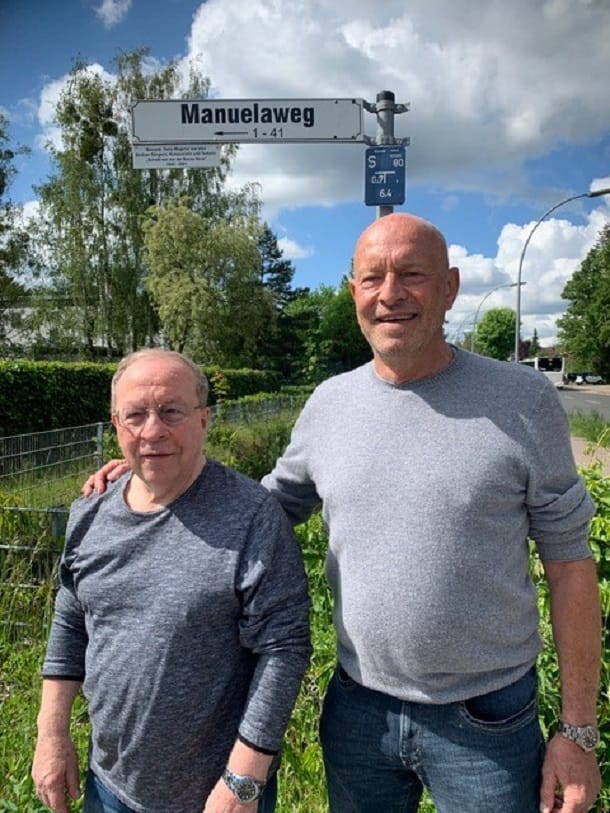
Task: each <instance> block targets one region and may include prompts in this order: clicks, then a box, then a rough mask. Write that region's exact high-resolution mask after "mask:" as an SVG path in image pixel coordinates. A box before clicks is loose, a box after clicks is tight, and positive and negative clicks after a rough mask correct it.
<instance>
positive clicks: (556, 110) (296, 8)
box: [188, 0, 610, 209]
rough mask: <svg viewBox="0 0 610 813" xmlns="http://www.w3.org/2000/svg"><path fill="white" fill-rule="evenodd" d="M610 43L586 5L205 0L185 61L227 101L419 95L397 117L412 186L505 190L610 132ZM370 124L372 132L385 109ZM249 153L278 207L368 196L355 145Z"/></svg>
mask: <svg viewBox="0 0 610 813" xmlns="http://www.w3.org/2000/svg"><path fill="white" fill-rule="evenodd" d="M458 6H459V8H458ZM473 18H475V19H476V21H477V24H476V26H473V25H472V22H471V20H472V19H473ZM608 42H610V15H608V13H607V9H606V8H604V7H603V4H599V3H591V2H588V0H574V2H572V3H566V2H563V1H561V2H560V1H559V0H553V2H550V1H549V2H546V3H531V0H516V2H514V3H511V4H506V3H504V2H501V0H490V2H487V3H485V4H483V5H482V4H481V3H480V2H479V0H465V2H464V3H460V4H455V3H454V2H452V0H430V1H428V0H425V1H424V0H414V2H410V3H409V4H408V8H407V9H405V4H404V2H394V1H393V0H388V2H384V3H375V2H373V0H360V2H352V3H349V4H340V3H336V2H331V1H330V0H250V2H248V3H247V4H244V3H242V2H241V0H208V2H206V3H205V4H203V5H202V6H201V7H200V9H199V11H198V12H197V14H196V15H195V18H194V21H193V25H192V30H191V36H190V39H189V54H188V58H189V59H190V60H192V61H193V62H194V63H195V64H196V65H197V66H198V67H199V68H200V69H201V70H202V71H203V72H204V73H205V74H206V75H208V76H209V77H210V78H211V80H212V84H213V92H214V94H215V95H217V96H221V97H224V98H265V97H268V98H283V97H295V98H298V97H301V98H315V97H321V98H328V97H333V96H337V97H349V96H356V97H363V98H365V99H367V100H368V101H375V97H376V93H377V92H378V91H379V90H383V89H389V90H392V91H394V92H395V94H396V100H397V102H410V103H411V111H410V112H409V113H405V114H402V115H398V116H396V118H395V131H396V134H397V135H399V136H401V137H403V136H407V135H408V136H410V137H411V148H410V150H409V158H410V162H409V183H410V184H417V183H426V184H436V185H439V186H442V187H445V188H451V187H452V188H453V189H454V190H457V189H477V190H479V191H481V190H484V189H488V190H492V191H494V193H496V194H497V190H498V189H502V190H503V194H505V195H507V196H508V195H509V194H510V193H511V192H515V191H516V190H518V191H519V192H522V191H523V186H524V185H526V181H525V179H524V176H523V174H522V173H521V171H520V168H521V163H522V161H523V160H525V159H526V158H532V157H536V156H539V155H541V154H543V153H546V152H548V151H550V150H552V149H553V148H555V147H556V146H558V145H561V144H563V143H572V144H578V143H587V142H592V141H595V140H596V139H598V138H599V137H601V134H602V133H603V132H604V131H605V129H606V128H607V122H608V119H609V117H610V94H608V92H607V76H608ZM365 122H366V131H367V133H368V134H369V135H371V136H372V135H375V131H376V120H375V117H374V116H373V115H371V114H368V113H367V114H365ZM252 149H256V150H257V151H258V154H259V162H258V168H259V172H258V177H257V180H258V181H259V182H260V183H261V187H262V190H263V198H264V200H265V202H266V203H267V205H268V206H269V207H270V208H271V209H276V208H279V207H282V206H287V205H288V206H289V205H290V200H291V198H292V201H293V205H296V203H297V202H298V203H299V204H301V205H308V204H313V205H317V204H320V203H321V204H327V203H328V201H329V200H331V201H337V200H341V199H346V198H350V199H354V198H355V197H356V196H359V195H360V190H361V183H362V181H361V174H362V171H361V166H360V162H361V156H360V155H358V156H357V155H356V154H357V153H360V152H361V151H360V150H359V149H358V148H357V147H353V146H352V145H348V146H338V145H327V146H325V147H320V148H318V149H317V151H316V150H315V149H314V148H313V147H312V146H310V145H300V146H299V147H296V148H290V149H289V148H287V147H283V148H280V147H275V146H273V147H263V146H262V145H261V146H258V145H257V146H255V147H253V148H252ZM267 158H268V159H269V160H267ZM261 164H263V166H264V167H268V169H265V168H263V170H262V171H261V169H260V166H261ZM251 166H252V162H251V159H249V158H248V156H247V154H246V151H245V150H242V152H241V153H240V156H239V157H238V159H237V161H236V176H237V177H238V178H240V179H241V178H243V177H250V178H251V176H248V170H249V169H251ZM356 167H357V168H358V169H357V171H355V168H356ZM492 171H493V173H495V174H494V176H493V178H490V172H492ZM329 173H330V178H329ZM274 176H275V177H274ZM278 176H283V178H284V179H285V182H284V183H283V184H281V183H277V177H278ZM295 178H296V179H297V183H296V185H295V188H294V190H293V189H292V188H291V187H292V184H293V181H294V179H295ZM329 181H330V182H329Z"/></svg>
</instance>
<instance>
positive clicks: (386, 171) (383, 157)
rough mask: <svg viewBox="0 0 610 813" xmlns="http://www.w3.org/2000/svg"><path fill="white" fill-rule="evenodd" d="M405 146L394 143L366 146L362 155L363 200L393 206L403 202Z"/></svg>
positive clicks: (374, 204)
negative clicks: (382, 145) (383, 145)
mask: <svg viewBox="0 0 610 813" xmlns="http://www.w3.org/2000/svg"><path fill="white" fill-rule="evenodd" d="M405 179H406V160H405V148H404V147H403V146H397V145H395V144H393V145H388V146H385V147H368V148H367V149H366V150H365V155H364V202H365V204H366V205H367V206H395V205H397V204H401V203H404V202H405Z"/></svg>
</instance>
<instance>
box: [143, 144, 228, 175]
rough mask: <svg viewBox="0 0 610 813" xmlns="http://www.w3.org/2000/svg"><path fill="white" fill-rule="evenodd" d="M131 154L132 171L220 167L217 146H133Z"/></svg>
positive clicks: (218, 148)
mask: <svg viewBox="0 0 610 813" xmlns="http://www.w3.org/2000/svg"><path fill="white" fill-rule="evenodd" d="M132 154H133V168H134V169H176V168H180V167H192V168H195V167H219V166H220V146H219V145H217V144H195V143H193V144H134V145H133V146H132Z"/></svg>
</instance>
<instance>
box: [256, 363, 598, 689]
mask: <svg viewBox="0 0 610 813" xmlns="http://www.w3.org/2000/svg"><path fill="white" fill-rule="evenodd" d="M263 484H264V485H265V486H266V487H267V488H269V489H270V490H271V491H272V493H274V494H275V496H276V497H277V498H278V499H279V500H280V502H281V503H282V505H283V507H284V509H285V510H286V511H287V512H288V513H289V515H290V516H291V519H292V520H293V522H301V521H303V520H304V519H305V518H306V517H307V516H308V515H309V514H310V513H311V512H312V511H313V510H315V508H316V507H318V506H319V505H320V504H321V505H322V511H323V516H324V519H325V521H326V523H327V526H328V529H329V535H330V542H329V550H328V555H327V573H328V578H329V580H330V584H331V586H332V590H333V593H334V621H335V627H336V632H337V639H338V655H339V661H340V662H341V664H342V666H343V667H344V669H345V670H346V671H347V672H348V673H349V674H350V675H351V676H352V677H353V678H354V679H355V680H357V681H358V682H359V683H361V684H363V685H365V686H368V687H370V688H371V689H375V690H378V691H381V692H385V693H387V694H390V695H392V696H395V697H398V698H401V699H404V700H410V701H416V702H423V703H447V702H453V701H457V700H462V699H465V698H468V697H472V696H476V695H478V694H482V693H485V692H488V691H493V690H495V689H498V688H501V687H502V686H505V685H507V684H509V683H511V682H512V681H514V680H516V679H517V678H519V677H520V676H521V675H522V674H524V673H525V672H526V671H527V670H528V669H529V668H530V667H531V666H532V664H533V663H534V661H535V659H536V655H537V653H538V652H539V650H540V648H541V641H540V637H539V635H538V631H537V626H538V613H537V606H536V591H535V588H534V585H533V583H532V581H531V579H530V576H529V573H528V553H529V544H528V537H529V538H531V539H533V540H534V541H535V543H536V546H537V549H538V553H539V555H540V557H541V558H542V559H543V560H575V559H581V558H586V557H588V556H589V555H590V552H589V549H588V546H587V531H588V523H589V520H590V518H591V516H592V515H593V512H594V506H593V502H592V500H591V498H590V497H589V496H588V494H587V493H586V490H585V487H584V484H583V481H582V479H581V478H579V477H578V475H577V472H576V469H575V465H574V460H573V457H572V452H571V447H570V439H569V431H568V425H567V420H566V415H565V413H564V410H563V408H562V406H561V402H560V400H559V398H558V395H557V393H556V391H555V388H554V387H553V385H552V384H551V383H550V382H549V381H548V380H547V379H546V378H545V377H544V376H543V375H542V374H541V373H539V372H537V371H535V370H531V369H529V368H526V367H524V366H522V365H517V364H511V363H508V362H498V361H493V360H491V359H485V358H482V357H480V356H475V355H472V354H470V353H467V352H464V351H460V350H457V351H456V352H455V356H454V359H453V362H452V363H451V365H450V366H449V367H448V368H447V369H446V370H444V371H443V372H441V373H440V374H438V375H435V376H432V377H429V378H425V379H421V380H418V381H414V382H412V383H410V384H405V385H399V386H395V385H393V384H390V383H387V382H385V381H383V380H381V379H380V378H378V377H377V375H376V374H375V371H374V369H373V366H372V364H371V363H369V364H366V365H364V366H363V367H360V368H358V369H356V370H354V371H352V372H350V373H346V374H343V375H339V376H337V377H335V378H332V379H330V380H328V381H326V382H324V383H323V384H322V385H321V386H320V387H318V389H317V390H316V391H315V392H314V393H313V395H312V396H311V398H310V399H309V401H308V402H307V404H306V405H305V407H304V409H303V411H302V414H301V415H300V417H299V419H298V421H297V423H296V425H295V427H294V430H293V434H292V438H291V441H290V444H289V446H288V448H287V450H286V452H285V453H284V455H283V456H282V458H281V459H280V460H279V461H278V463H277V465H276V468H275V469H274V471H273V472H272V473H271V474H270V475H268V476H267V477H265V478H264V480H263Z"/></svg>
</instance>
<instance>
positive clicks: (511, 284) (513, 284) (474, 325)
mask: <svg viewBox="0 0 610 813" xmlns="http://www.w3.org/2000/svg"><path fill="white" fill-rule="evenodd" d="M517 285H527V282H507V283H506V284H505V285H496V287H495V288H492V289H491V291H487V293H486V294H485V296H484V297H483V299H482V300H481V301H480V302H479V304H478V305H477V309H476V311H475V312H474V322H473V323H472V333H471V334H470V352H471V353H473V352H474V334H475V333H476V332H477V322H478V319H479V311H480V310H481V306H482V305H483V303H484V302H485V300H486V299H487V297H488V296H491V295H492V294H493V293H495V292H496V291H499V290H500V288H516V287H517Z"/></svg>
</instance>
